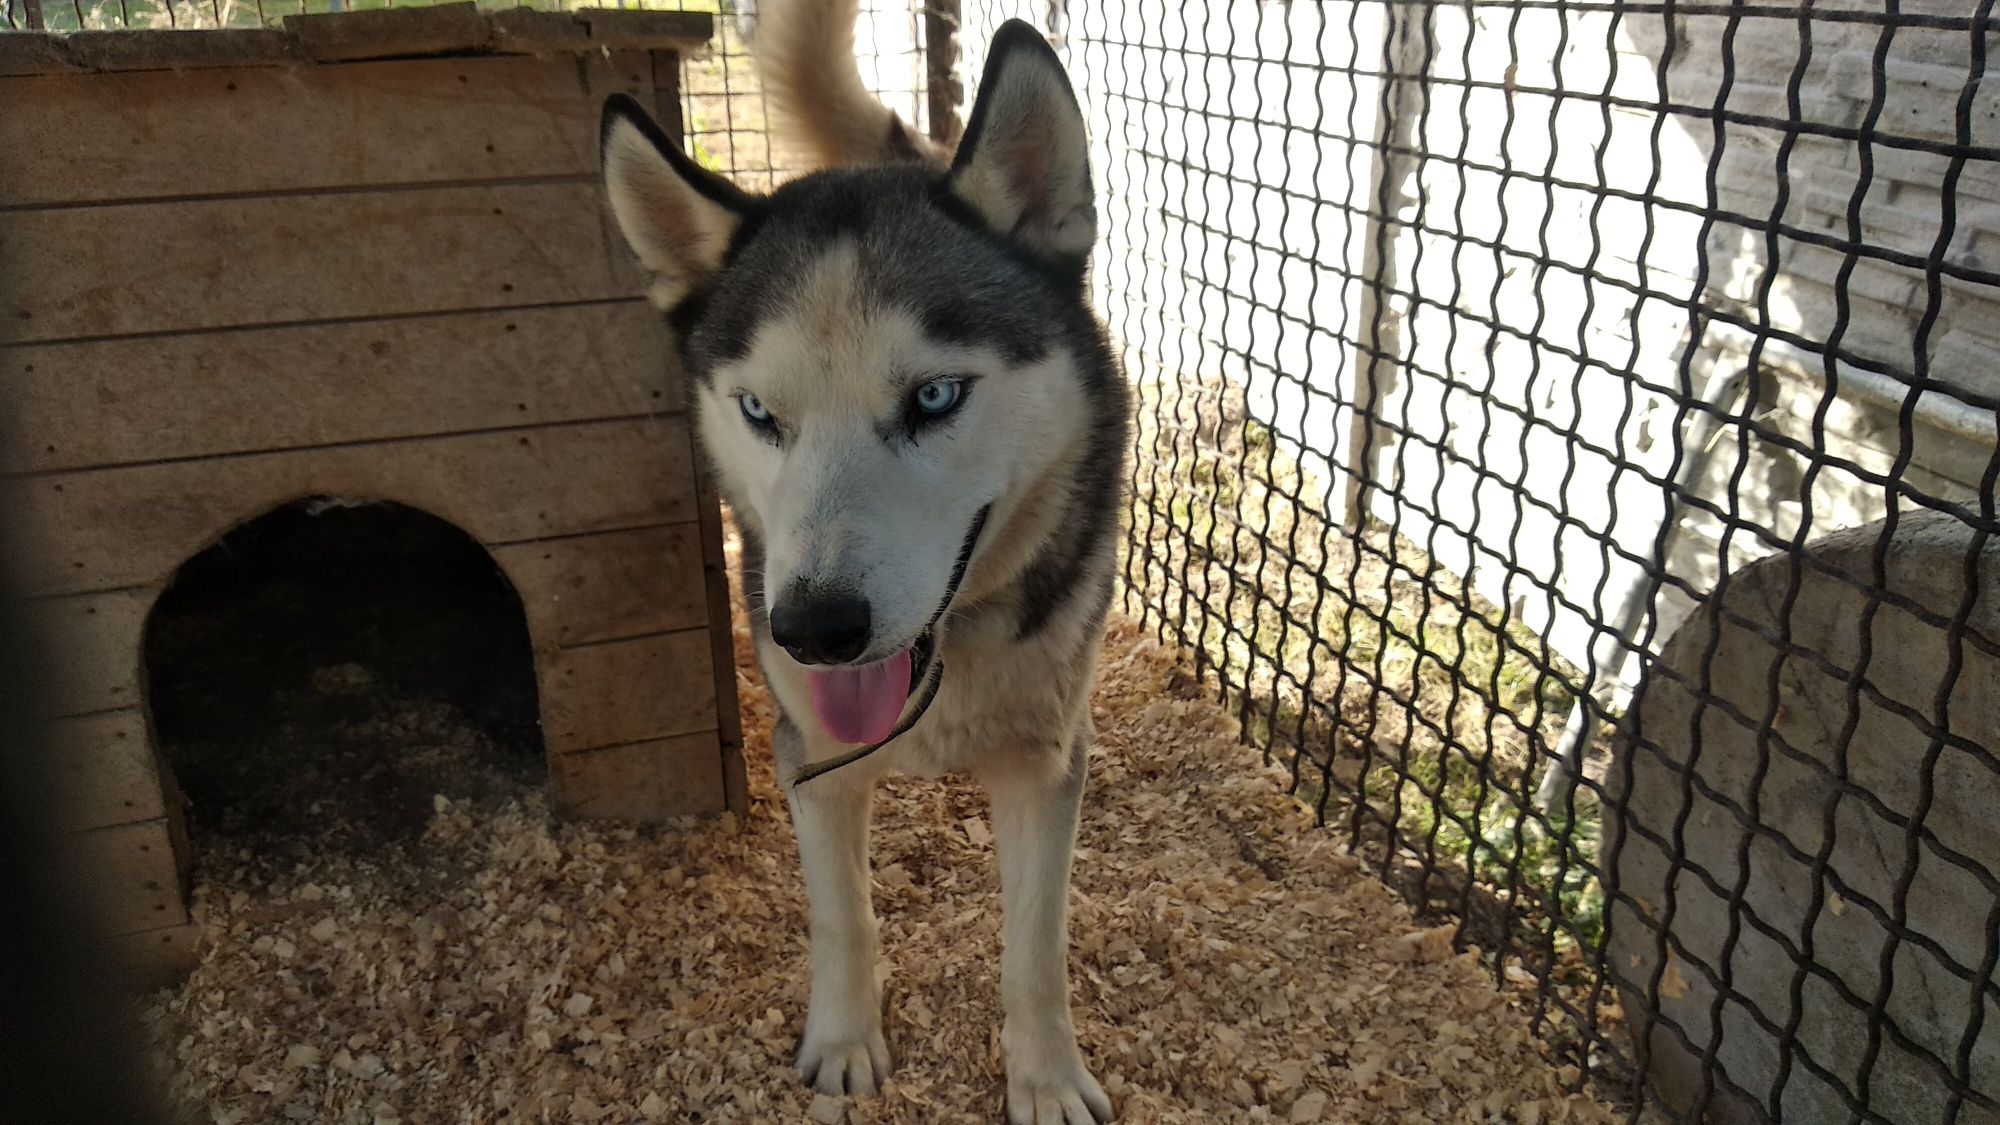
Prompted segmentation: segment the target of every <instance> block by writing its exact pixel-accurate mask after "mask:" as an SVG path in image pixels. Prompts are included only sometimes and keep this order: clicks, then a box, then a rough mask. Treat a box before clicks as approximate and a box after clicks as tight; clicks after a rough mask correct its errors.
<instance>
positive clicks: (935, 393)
mask: <svg viewBox="0 0 2000 1125" xmlns="http://www.w3.org/2000/svg"><path fill="white" fill-rule="evenodd" d="M964 393H965V384H964V383H963V382H961V381H960V380H958V379H932V380H931V381H930V382H928V383H925V384H924V385H923V386H921V387H918V388H917V409H918V410H921V411H923V412H924V413H925V414H932V415H936V414H944V413H947V412H948V411H950V410H951V408H952V407H954V406H957V405H958V400H959V398H960V396H962V395H963V394H964Z"/></svg>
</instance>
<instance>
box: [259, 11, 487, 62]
mask: <svg viewBox="0 0 2000 1125" xmlns="http://www.w3.org/2000/svg"><path fill="white" fill-rule="evenodd" d="M285 30H286V31H287V32H288V33H290V34H291V36H292V38H293V39H294V40H295V41H296V42H297V43H298V46H299V50H300V52H301V53H303V54H304V55H305V57H306V58H309V59H312V60H314V61H316V62H341V61H345V60H351V59H381V58H400V57H403V56H409V55H443V54H451V53H454V52H477V51H479V50H480V49H482V48H484V47H485V46H486V45H487V44H488V43H489V42H491V41H492V38H493V29H492V28H491V27H489V26H488V25H487V23H486V20H485V19H484V18H482V17H481V16H480V14H479V5H477V4H475V3H472V0H466V2H465V3H462V4H434V5H431V6H429V7H424V8H378V9H373V10H363V11H351V12H326V13H322V14H319V15H307V14H298V15H290V16H286V17H285Z"/></svg>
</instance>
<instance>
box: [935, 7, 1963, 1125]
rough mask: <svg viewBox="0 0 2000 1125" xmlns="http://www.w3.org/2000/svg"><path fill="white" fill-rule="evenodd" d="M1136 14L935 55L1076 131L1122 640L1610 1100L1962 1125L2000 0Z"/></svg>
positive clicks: (1065, 18) (1048, 23) (1116, 11)
mask: <svg viewBox="0 0 2000 1125" xmlns="http://www.w3.org/2000/svg"><path fill="white" fill-rule="evenodd" d="M1164 8H1165V10H1163V6H1158V5H1149V4H1142V3H1139V2H1137V0H1107V2H1101V3H1091V4H1078V5H1075V6H1074V7H1067V8H1066V6H1065V5H1063V4H1062V3H1060V2H1057V3H1053V4H1051V3H1045V2H1039V0H1038V2H1035V3H983V2H978V0H968V3H967V5H966V8H965V11H964V17H965V23H966V27H965V30H964V33H963V42H962V48H963V50H964V52H965V54H966V55H967V58H966V59H965V69H964V73H967V74H976V73H977V67H978V65H979V63H980V58H979V55H980V52H981V51H982V50H983V47H984V44H985V42H986V40H987V39H988V38H989V37H990V35H991V32H992V30H993V29H994V28H995V27H997V25H998V24H999V22H1000V21H1001V20H1002V19H1004V18H1007V17H1020V18H1024V19H1027V20H1029V21H1030V22H1032V23H1035V24H1037V25H1038V26H1040V27H1043V28H1044V29H1046V30H1048V31H1050V32H1051V33H1052V34H1053V35H1054V36H1055V37H1056V38H1057V40H1058V42H1059V44H1060V49H1061V50H1062V52H1063V53H1064V56H1065V58H1066V60H1067V61H1068V63H1069V65H1070V68H1071V72H1072V76H1073V78H1074V79H1075V81H1076V84H1077V87H1078V91H1079V94H1080V97H1081V99H1082V101H1083V103H1084V105H1085V108H1086V113H1087V114H1088V115H1089V116H1090V118H1091V121H1090V124H1091V128H1092V134H1093V138H1094V141H1095V143H1096V145H1097V153H1096V170H1097V175H1098V179H1099V194H1100V197H1101V200H1102V211H1101V215H1100V221H1101V224H1102V226H1103V235H1104V236H1103V243H1102V246H1101V248H1100V251H1099V255H1098V258H1097V266H1096V269H1097V276H1096V281H1095V285H1096V296H1097V299H1098V301H1099V303H1100V307H1101V308H1102V310H1103V311H1104V313H1105V315H1106V316H1107V319H1108V320H1109V322H1110V324H1111V327H1112V330H1113V332H1114V334H1115V336H1116V337H1117V339H1118V341H1119V343H1120V344H1121V345H1122V347H1123V349H1124V354H1125V357H1126V361H1127V363H1128V366H1129V369H1130V374H1131V375H1132V377H1133V378H1134V380H1135V382H1136V383H1137V384H1138V385H1139V387H1140V390H1141V395H1140V400H1141V419H1140V422H1141V424H1140V427H1139V431H1138V433H1139V436H1138V439H1137V442H1136V444H1135V447H1134V449H1133V450H1132V457H1133V465H1132V478H1131V483H1132V489H1133V501H1134V502H1133V506H1132V510H1131V512H1130V518H1129V525H1128V529H1127V533H1128V542H1129V551H1128V557H1127V562H1126V569H1125V596H1124V607H1125V608H1126V610H1127V611H1128V612H1131V613H1134V614H1137V615H1140V616H1142V617H1143V618H1144V619H1145V620H1146V621H1147V622H1149V623H1150V624H1152V625H1153V626H1154V627H1155V628H1156V629H1157V630H1158V632H1159V634H1160V636H1161V637H1162V638H1163V639H1165V640H1169V641H1172V642H1174V643H1176V644H1178V645H1180V646H1183V647H1184V648H1185V649H1186V650H1187V651H1188V652H1189V653H1190V654H1191V655H1192V657H1193V659H1194V660H1195V661H1196V662H1197V663H1198V664H1199V666H1200V668H1201V670H1202V671H1203V673H1204V674H1205V675H1206V676H1207V681H1206V682H1208V683H1209V684H1211V685H1212V686H1213V688H1214V690H1215V691H1216V692H1217V693H1218V694H1219V695H1220V697H1221V698H1222V699H1223V700H1224V701H1225V702H1226V703H1227V704H1228V705H1229V706H1230V707H1231V708H1233V709H1234V710H1235V712H1236V713H1237V714H1238V716H1239V717H1240V718H1241V720H1242V723H1243V727H1244V731H1245V734H1246V736H1247V737H1249V738H1251V739H1252V740H1254V741H1255V742H1256V743H1258V744H1259V745H1261V746H1263V747H1265V748H1266V749H1267V750H1268V752H1269V753H1270V754H1271V755H1272V756H1273V757H1274V758H1275V759H1277V760H1278V761H1280V762H1282V763H1283V764H1284V765H1286V766H1287V767H1288V768H1289V771H1290V774H1291V778H1292V785H1293V787H1294V789H1295V790H1296V792H1297V793H1298V795H1299V796H1300V797H1301V799H1303V800H1305V801H1308V802H1310V803H1311V804H1312V805H1313V806H1314V808H1316V809H1317V811H1318V813H1319V815H1320V817H1321V818H1322V819H1323V820H1324V821H1325V822H1326V823H1327V824H1328V825H1329V826H1330V827H1332V828H1334V829H1335V830H1337V831H1339V832H1342V833H1344V834H1346V835H1347V836H1348V837H1349V838H1350V840H1351V841H1352V843H1353V844H1354V846H1356V847H1357V848H1360V849H1362V850H1364V851H1365V852H1366V853H1367V854H1369V855H1370V856H1371V857H1372V858H1373V861H1374V862H1375V864H1376V865H1377V870H1378V871H1379V873H1380V874H1381V875H1382V876H1383V877H1384V878H1385V879H1387V880H1388V881H1389V882H1391V883H1392V884H1394V885H1396V886H1397V887H1398V888H1400V889H1401V890H1403V891H1404V892H1405V893H1406V894H1407V896H1408V897H1409V899H1410V900H1411V902H1412V904H1413V905H1414V907H1415V908H1416V909H1417V910H1418V911H1419V912H1420V913H1424V914H1427V915H1436V916H1443V917H1449V918H1455V919H1457V920H1458V933H1459V936H1460V939H1461V941H1462V942H1464V943H1467V944H1476V945H1478V946H1479V947H1481V948H1482V949H1483V950H1485V951H1486V952H1488V953H1489V954H1491V955H1492V965H1493V970H1494V973H1495V975H1496V978H1497V979H1498V980H1499V981H1500V982H1501V983H1502V984H1503V986H1505V987H1508V988H1511V989H1515V990H1517V991H1518V992H1519V994H1520V995H1521V996H1522V998H1523V1001H1524V1002H1526V1003H1528V1004H1530V1005H1532V1006H1533V1009H1534V1012H1535V1015H1536V1021H1537V1027H1538V1028H1539V1029H1540V1031H1541V1032H1542V1033H1543V1035H1544V1036H1545V1038H1546V1040H1547V1042H1548V1043H1549V1045H1550V1047H1551V1050H1552V1052H1553V1055H1554V1061H1555V1062H1556V1063H1557V1065H1561V1066H1565V1067H1568V1068H1571V1069H1570V1070H1569V1071H1567V1073H1572V1074H1573V1075H1575V1076H1576V1078H1577V1080H1578V1081H1579V1082H1584V1081H1588V1082H1591V1083H1593V1084H1594V1085H1595V1086H1596V1088H1598V1089H1599V1090H1600V1091H1604V1090H1609V1091H1612V1092H1613V1093H1616V1094H1621V1095H1622V1096H1624V1097H1625V1099H1626V1101H1627V1104H1628V1105H1629V1106H1630V1112H1631V1113H1632V1115H1633V1117H1634V1118H1635V1119H1638V1118H1641V1117H1649V1118H1654V1119H1672V1120H1697V1119H1701V1114H1702V1113H1703V1112H1707V1113H1710V1114H1712V1115H1714V1119H1717V1120H1755V1121H1763V1120H1786V1121H1810V1122H1821V1121H1894V1122H1917V1121H1925V1122H1929V1121H1986V1120H1994V1119H1995V1118H1994V1116H1993V1115H1994V1114H1995V1113H1996V1112H2000V1021H1996V1019H1995V1018H1994V1017H1995V1016H1996V1015H2000V1013H1995V1012H1994V1011H1993V1009H1994V1007H1995V1006H1996V1001H2000V991H1996V984H1995V979H1994V970H1995V964H1996V958H2000V929H1996V923H2000V894H1996V891H2000V884H1996V881H1995V877H1994V872H1995V871H1996V870H2000V848H1996V845H1995V835H1994V833H1993V832H1992V831H1991V827H1990V826H1991V824H1992V823H1993V819H1992V818H1993V813H1994V810H1995V809H1996V808H2000V805H1996V803H1995V802H1996V799H2000V764H1997V763H1996V760H1995V757H1994V748H1995V746H1996V745H1997V744H2000V709H1996V703H1995V694H1996V693H1995V692H1994V687H1995V685H1996V682H2000V681H1996V674H2000V664H1996V661H1995V653H1996V649H1995V642H1994V638H1995V637H1996V636H2000V632H1996V623H2000V610H1996V608H1995V604H1994V598H1995V594H1994V592H1993V591H1994V589H1995V577H1996V573H2000V571H1996V564H1995V558H1996V550H1995V547H1994V545H1993V544H1992V543H1991V542H1990V538H1989V537H1990V536H1991V534H1992V533H1993V532H1994V531H1995V530H1996V527H2000V524H1996V521H1995V512H1994V498H1993V497H1994V480H1995V476H1996V473H1997V472H2000V460H1996V458H1995V453H1994V451H1995V446H1996V438H2000V433H1996V428H1995V414H1994V410H1995V408H1996V406H2000V375H1996V374H1995V372H1996V371H2000V364H1996V363H1995V360H1996V357H2000V316H1996V314H2000V289H1996V287H1995V285H1996V282H2000V272H1996V267H2000V164H1996V162H1995V161H1996V157H2000V85H1995V84H1993V83H1988V82H1983V79H1984V75H1985V70H1986V62H1987V56H1988V53H1989V51H1990V50H1991V49H1992V48H1993V46H1994V36H1995V34H1996V31H2000V24H1996V23H1995V21H1994V18H1993V13H1992V5H1991V3H1990V2H1986V3H1978V4H1974V3H1967V2H1963V0H1961V2H1959V3H1918V2H1912V3H1905V4H1900V5H1899V4H1896V3H1893V2H1892V3H1887V4H1883V3H1858V2H1857V3H1829V4H1818V5H1809V6H1804V7H1800V6H1788V5H1749V4H1734V5H1731V4H1703V3H1588V2H1573V3H1572V2H1563V0H1514V2H1497V0H1496V2H1485V0H1472V2H1458V3H1450V2H1438V3H1423V2H1417V0H1408V2H1403V0H1393V2H1385V0H1363V2H1353V3H1322V4H1303V3H1292V4H1284V3H1261V4H1260V3H1253V2H1251V0H1236V2H1219V3H1213V4H1205V5H1195V6H1188V7H1186V8H1183V9H1180V10H1172V9H1171V6H1164ZM1300 955H1301V956H1309V955H1310V951H1308V950H1301V951H1300ZM1647 1073H1650V1074H1651V1075H1652V1077H1653V1079H1654V1081H1653V1082H1652V1083H1651V1085H1650V1090H1649V1088H1648V1085H1647V1084H1646V1083H1645V1082H1644V1076H1645V1075H1646V1074H1647Z"/></svg>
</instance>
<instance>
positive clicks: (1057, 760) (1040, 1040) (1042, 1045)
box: [980, 732, 1112, 1125]
mask: <svg viewBox="0 0 2000 1125" xmlns="http://www.w3.org/2000/svg"><path fill="white" fill-rule="evenodd" d="M1086 740H1087V735H1086V734H1084V733H1083V732H1079V733H1078V734H1077V735H1076V737H1075V739H1074V741H1073V742H1072V744H1071V747H1070V752H1069V754H1067V755H1063V756H1055V755H1051V756H1048V757H1039V756H1038V757H1034V758H1031V759H1029V760H1026V761H1021V762H1010V763H1008V764H1006V765H1004V766H998V767H995V768H992V769H988V770H985V771H982V773H981V777H980V780H981V781H982V782H983V783H984V784H985V786H986V791H987V794H988V796H989V797H990V798H991V800H992V802H993V835H994V843H995V845H996V846H997V847H998V849H999V852H1000V897H1001V904H1002V907H1003V909H1004V910H1005V912H1006V921H1005V926H1004V930H1005V936H1004V940H1005V942H1006V947H1005V949H1004V950H1003V952H1002V953H1001V958H1000V993H1001V1000H1002V1003H1003V1006H1004V1007H1005V1009H1006V1023H1005V1025H1004V1026H1003V1027H1002V1028H1001V1031H1000V1043H1001V1046H1002V1047H1003V1048H1004V1049H1005V1050H1006V1054H1007V1116H1008V1119H1009V1120H1010V1121H1011V1122H1012V1123H1013V1125H1092V1123H1093V1122H1106V1121H1110V1120H1111V1117H1112V1115H1111V1100H1110V1099H1109V1098H1107V1097H1105V1096H1104V1090H1103V1088H1102V1087H1100V1086H1099V1085H1098V1084H1097V1080H1096V1079H1095V1078H1093V1077H1091V1075H1090V1068H1089V1067H1087V1066H1086V1065H1084V1061H1083V1053H1082V1052H1081V1051H1079V1050H1078V1049H1077V1046H1076V1029H1075V1026H1074V1024H1073V1023H1072V1022H1071V1020H1070V1011H1069V872H1070V856H1071V853H1072V852H1073V851H1074V850H1075V847H1076V825H1077V814H1078V810H1079V809H1080V808H1081V807H1082V802H1083V784H1084V764H1085V763H1084V759H1085V754H1086V748H1087V741H1086Z"/></svg>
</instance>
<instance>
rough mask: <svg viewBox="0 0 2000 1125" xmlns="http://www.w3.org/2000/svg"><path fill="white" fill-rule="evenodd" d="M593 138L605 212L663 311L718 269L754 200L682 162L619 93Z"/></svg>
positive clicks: (672, 146) (650, 121) (637, 107)
mask: <svg viewBox="0 0 2000 1125" xmlns="http://www.w3.org/2000/svg"><path fill="white" fill-rule="evenodd" d="M598 135H599V140H600V145H601V149H602V152H603V157H604V189H605V193H606V194H607V195H608V196H609V197H610V199H611V213H612V215H613V216H615V217H616V218H617V220H618V229H619V230H620V231H622V232H624V235H625V241H626V242H628V243H630V244H631V246H632V252H633V253H635V254H637V255H638V256H639V261H640V263H641V264H643V265H644V266H645V267H646V268H647V269H648V270H651V271H652V273H653V278H654V281H653V288H652V292H651V294H650V296H651V297H652V300H653V303H654V304H655V305H658V306H659V307H660V308H663V309H670V308H672V307H674V306H675V305H677V304H679V303H680V300H681V298H683V297H685V296H687V295H688V293H689V292H691V291H693V290H694V289H697V288H699V287H700V286H701V285H702V283H704V282H706V281H707V280H708V279H709V277H710V276H711V275H712V274H714V272H715V270H716V267H717V266H719V265H721V264H722V256H723V254H724V252H726V251H727V250H728V249H729V240H730V239H731V238H732V237H733V236H734V235H735V233H736V228H737V227H738V226H740V225H741V224H742V222H743V219H744V216H745V215H747V214H748V213H749V211H750V209H751V207H752V206H753V204H754V201H753V200H752V198H751V197H750V196H748V195H746V194H744V193H743V192H742V191H741V190H739V189H738V188H737V187H736V186H735V185H734V184H731V183H730V182H729V181H727V180H725V179H723V178H722V177H720V176H718V175H716V174H715V173H713V172H710V171H708V170H707V169H705V168H702V167H701V166H699V165H697V164H696V163H695V162H694V161H692V160H689V159H688V158H687V155H686V154H685V153H683V152H681V150H680V146H679V145H677V144H675V143H674V142H673V141H672V140H671V139H669V138H668V137H667V135H666V134H665V133H663V132H662V131H661V130H660V127H659V126H658V125H656V124H654V122H653V119H652V117H651V116H650V115H648V114H647V113H646V111H645V110H644V109H642V108H641V107H640V105H639V103H638V102H636V101H634V100H632V99H631V98H629V97H627V96H625V95H624V94H614V95H612V96H611V98H610V99H609V100H607V101H606V102H605V103H604V118H603V121H602V125H601V128H600V130H599V134H598Z"/></svg>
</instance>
